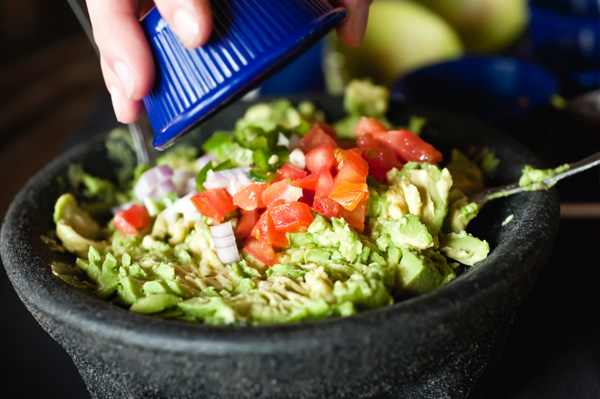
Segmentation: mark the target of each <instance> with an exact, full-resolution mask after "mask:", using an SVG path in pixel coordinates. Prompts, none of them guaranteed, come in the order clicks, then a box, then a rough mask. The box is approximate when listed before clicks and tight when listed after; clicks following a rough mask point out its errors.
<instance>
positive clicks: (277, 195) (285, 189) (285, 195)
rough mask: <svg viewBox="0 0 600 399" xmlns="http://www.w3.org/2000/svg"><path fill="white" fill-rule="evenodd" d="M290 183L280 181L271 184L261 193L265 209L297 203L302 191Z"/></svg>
mask: <svg viewBox="0 0 600 399" xmlns="http://www.w3.org/2000/svg"><path fill="white" fill-rule="evenodd" d="M290 183H291V180H290V179H285V180H280V181H277V182H275V183H272V184H271V185H269V187H267V188H266V189H265V191H263V193H262V200H263V203H264V204H265V205H266V207H267V208H268V207H270V206H273V205H275V204H276V203H281V202H290V201H298V199H299V198H300V197H302V189H301V188H300V187H295V186H293V185H291V184H290Z"/></svg>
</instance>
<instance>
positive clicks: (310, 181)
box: [290, 173, 319, 191]
mask: <svg viewBox="0 0 600 399" xmlns="http://www.w3.org/2000/svg"><path fill="white" fill-rule="evenodd" d="M318 183H319V176H318V175H317V174H316V173H311V174H309V175H308V176H306V177H303V178H301V179H296V180H292V181H291V182H290V185H292V186H294V187H300V188H302V189H308V190H313V191H314V190H315V189H316V188H317V184H318Z"/></svg>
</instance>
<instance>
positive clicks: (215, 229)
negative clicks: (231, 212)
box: [210, 222, 233, 239]
mask: <svg viewBox="0 0 600 399" xmlns="http://www.w3.org/2000/svg"><path fill="white" fill-rule="evenodd" d="M210 235H211V236H212V238H213V239H214V238H223V237H227V236H232V235H233V227H232V226H231V222H227V223H221V224H217V225H214V226H210Z"/></svg>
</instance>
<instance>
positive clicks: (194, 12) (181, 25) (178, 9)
mask: <svg viewBox="0 0 600 399" xmlns="http://www.w3.org/2000/svg"><path fill="white" fill-rule="evenodd" d="M155 3H156V7H157V8H158V10H159V11H160V15H161V16H162V17H163V18H164V19H165V20H166V21H167V23H168V24H169V26H170V27H171V29H173V31H174V32H175V34H176V35H177V36H178V37H179V39H180V40H181V43H183V45H184V46H185V47H187V48H190V49H191V48H196V47H198V46H201V45H203V44H204V43H206V41H207V40H208V38H209V37H210V34H211V31H212V14H211V10H210V1H209V0H155Z"/></svg>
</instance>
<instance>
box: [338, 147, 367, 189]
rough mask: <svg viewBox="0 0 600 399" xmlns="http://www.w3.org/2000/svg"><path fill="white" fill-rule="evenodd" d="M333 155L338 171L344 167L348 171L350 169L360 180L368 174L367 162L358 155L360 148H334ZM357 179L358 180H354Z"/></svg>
mask: <svg viewBox="0 0 600 399" xmlns="http://www.w3.org/2000/svg"><path fill="white" fill-rule="evenodd" d="M334 155H335V159H336V162H337V169H338V173H341V172H342V170H344V169H346V170H348V173H349V171H350V170H351V171H353V173H355V174H356V175H357V176H360V179H361V180H365V179H366V178H367V176H369V164H368V163H367V162H366V161H365V160H364V159H363V157H362V156H361V155H360V149H358V148H351V149H349V150H342V149H339V148H336V149H335V151H334ZM346 178H348V177H346ZM357 179H358V178H357ZM353 181H354V180H353ZM357 181H358V180H356V181H355V182H357Z"/></svg>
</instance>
